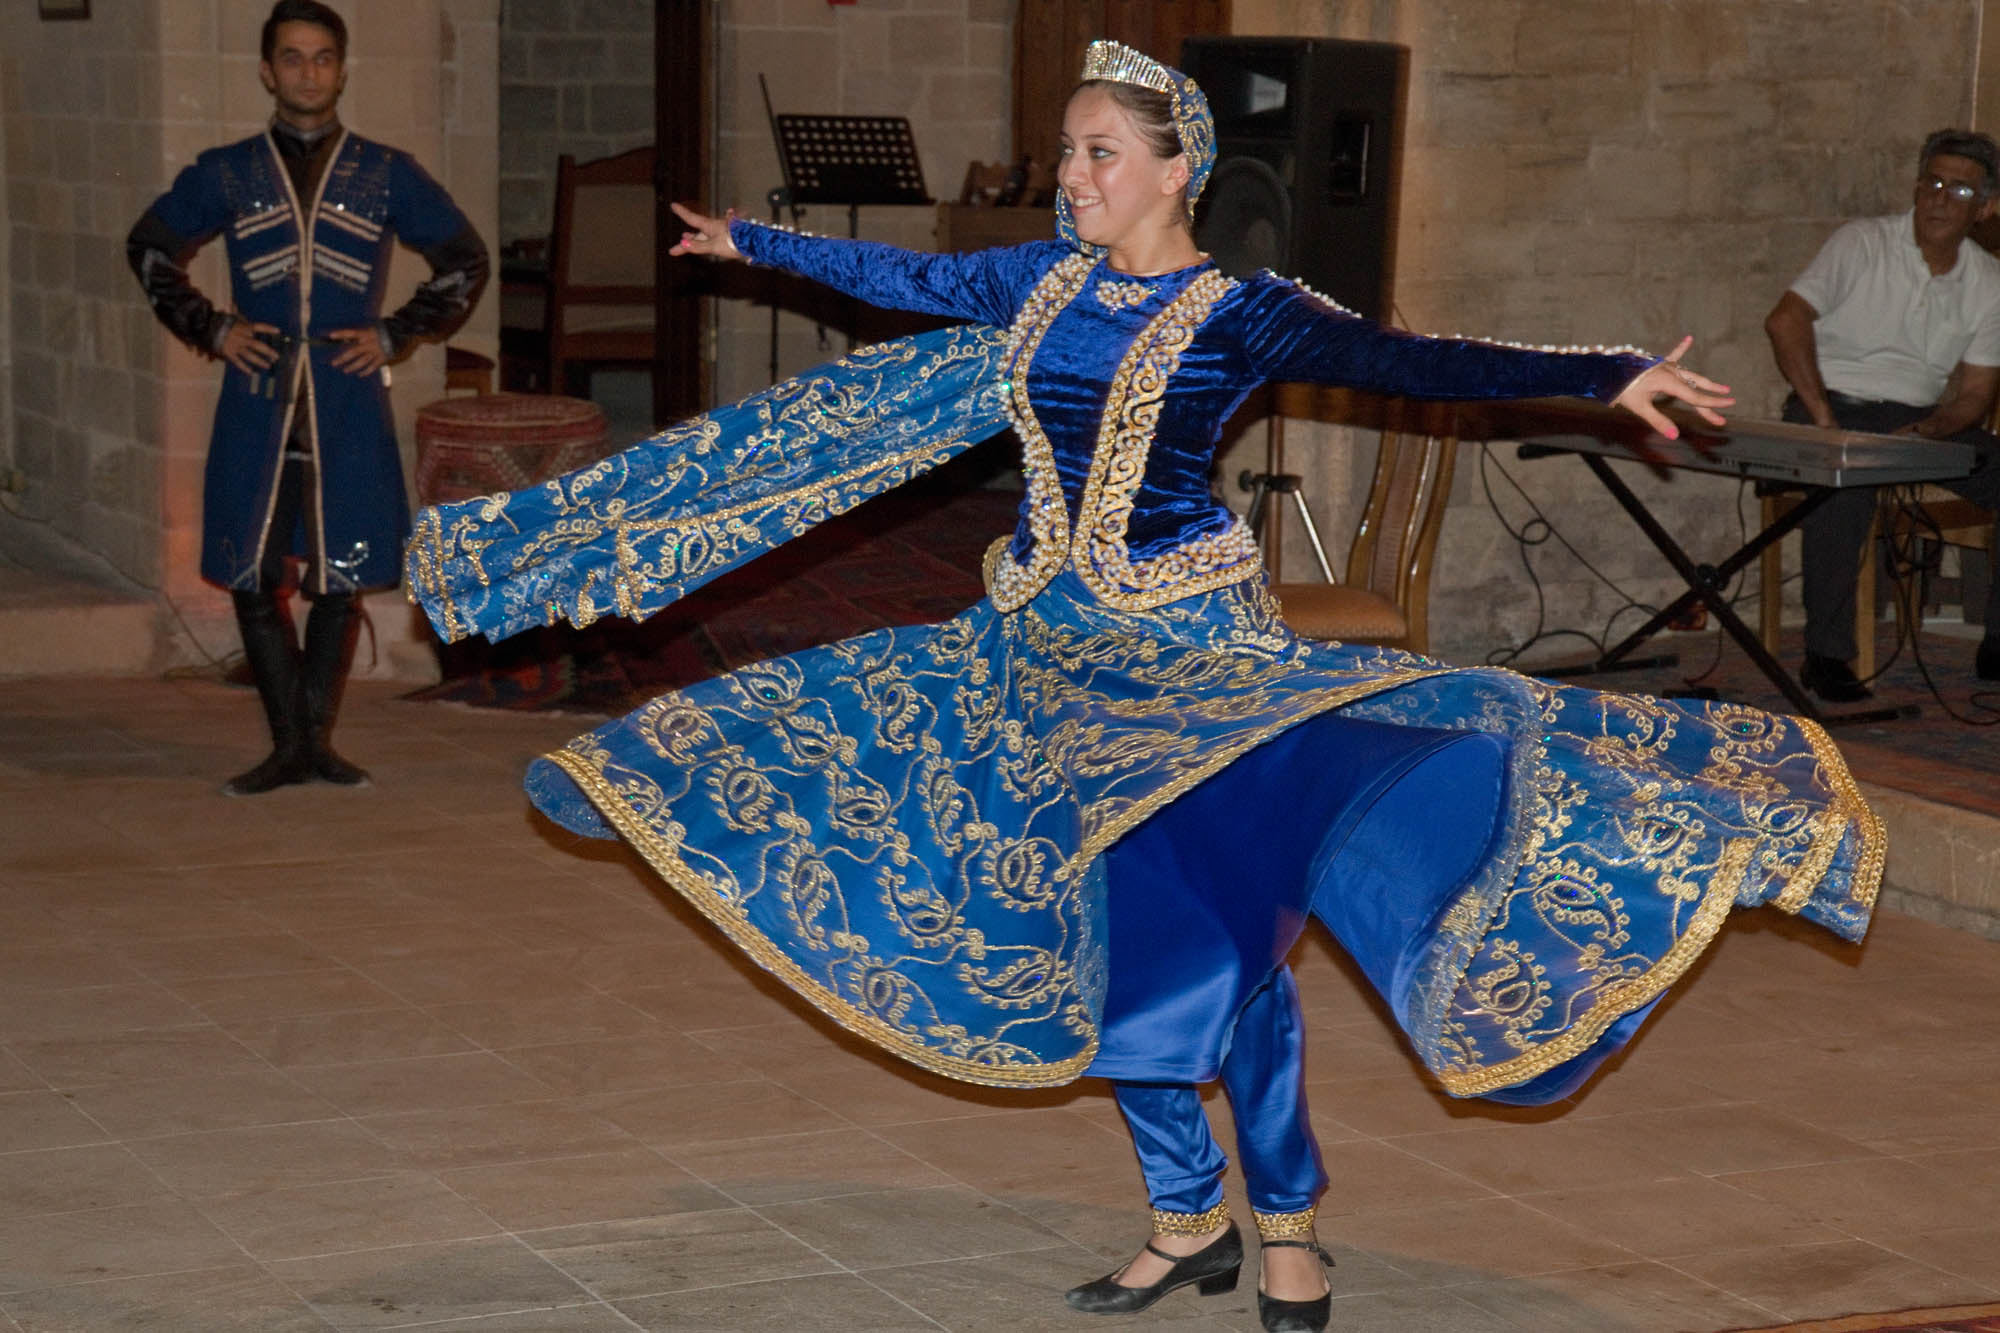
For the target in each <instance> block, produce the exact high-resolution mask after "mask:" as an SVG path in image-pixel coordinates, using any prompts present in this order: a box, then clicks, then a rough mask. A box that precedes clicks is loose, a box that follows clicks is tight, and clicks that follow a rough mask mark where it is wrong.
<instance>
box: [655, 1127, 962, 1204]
mask: <svg viewBox="0 0 2000 1333" xmlns="http://www.w3.org/2000/svg"><path fill="white" fill-rule="evenodd" d="M663 1151H665V1152H666V1153H667V1155H668V1156H669V1157H670V1158H672V1159H673V1161H674V1162H676V1163H677V1164H679V1165H680V1166H683V1167H685V1168H687V1170H688V1171H690V1172H691V1173H693V1174H694V1175H695V1176H697V1177H698V1178H700V1179H702V1180H705V1181H707V1182H708V1183H709V1184H711V1185H713V1186H715V1187H716V1188H717V1189H719V1190H721V1191H722V1192H723V1193H725V1194H727V1195H729V1197H731V1198H732V1199H736V1200H737V1201H739V1202H742V1203H747V1204H760V1203H779V1202H786V1201H791V1200H797V1199H818V1198H825V1197H827V1196H829V1195H835V1194H857V1193H863V1192H870V1191H875V1190H890V1189H918V1188H922V1187H925V1186H930V1185H946V1184H950V1183H951V1181H952V1178H951V1177H950V1176H948V1175H946V1174H945V1173H944V1172H942V1171H940V1170H938V1169H937V1168H936V1167H934V1166H931V1165H929V1164H928V1163H925V1162H923V1161H920V1160H918V1159H917V1158H915V1157H913V1156H911V1155H910V1154H909V1153H907V1152H905V1151H903V1150H902V1149H901V1148H898V1147H897V1146H896V1145H894V1144H893V1143H889V1142H886V1141H884V1140H883V1139H881V1138H879V1137H877V1136H876V1135H874V1134H871V1133H869V1132H868V1131H866V1130H861V1129H829V1130H822V1131H820V1132H819V1133H816V1134H795V1135H785V1136H778V1137H772V1138H761V1139H739V1140H736V1141H735V1142H727V1143H702V1144H693V1145H688V1146H682V1147H675V1148H670V1149H665V1150H663Z"/></svg>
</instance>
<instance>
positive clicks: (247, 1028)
mask: <svg viewBox="0 0 2000 1333" xmlns="http://www.w3.org/2000/svg"><path fill="white" fill-rule="evenodd" d="M227 1030H228V1031H229V1033H230V1035H232V1036H234V1037H235V1038H236V1039H237V1040H238V1041H240V1042H242V1043H243V1044H244V1045H245V1046H247V1047H249V1048H250V1049H251V1050H253V1051H255V1052H256V1053H257V1054H258V1055H260V1056H262V1057H263V1058H264V1059H266V1060H269V1061H270V1062H271V1063H272V1064H274V1065H277V1066H278V1067H279V1068H281V1069H291V1068H300V1069H302V1068H306V1067H309V1066H312V1065H346V1064H356V1063H359V1062H362V1061H367V1060H401V1059H405V1058H409V1057H413V1056H419V1055H449V1054H452V1053H454V1052H457V1051H469V1050H472V1049H474V1045H473V1043H472V1042H470V1041H468V1040H466V1038H465V1037H464V1035H463V1034H461V1033H458V1032H455V1031H453V1030H452V1029H451V1028H448V1027H446V1026H445V1025H444V1024H442V1023H440V1022H438V1021H437V1020H436V1019H435V1018H432V1017H431V1016H430V1015H429V1014H425V1013H420V1012H419V1011H417V1010H415V1009H357V1010H346V1011H342V1012H339V1013H326V1014H294V1015H292V1016H291V1017H289V1018H278V1019H272V1020H269V1021H258V1020H248V1019H246V1020H244V1021H242V1022H236V1023H230V1024H229V1025H228V1027H227Z"/></svg>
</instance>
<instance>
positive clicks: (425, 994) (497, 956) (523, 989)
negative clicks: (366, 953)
mask: <svg viewBox="0 0 2000 1333" xmlns="http://www.w3.org/2000/svg"><path fill="white" fill-rule="evenodd" d="M448 919H449V918H448ZM442 933H447V934H448V933H450V931H449V929H447V930H446V931H444V932H442ZM360 967H361V970H362V971H363V972H365V973H366V974H367V975H368V976H370V977H371V978H373V979H374V980H375V981H377V982H379V983H380V984H381V985H382V986H383V988H385V989H386V990H388V991H390V992H392V993H393V994H394V995H395V996H396V997H397V998H398V999H399V1000H401V1001H403V1002H404V1003H406V1004H415V1005H449V1004H461V1003H478V1002H482V1001H491V1000H492V999H493V997H494V996H496V995H506V996H521V997H530V996H531V997H533V998H535V999H536V1000H556V999H562V998H581V997H587V996H591V995H593V994H595V992H594V991H592V990H591V988H590V986H589V985H588V984H587V983H586V982H584V981H581V980H579V979H578V978H576V977H574V976H571V975H570V974H569V973H568V972H565V971H564V970H563V969H561V968H559V967H554V966H551V965H550V964H548V963H545V962H542V961H540V960H539V959H537V958H535V957H534V956H533V955H532V954H530V953H529V952H528V951H527V950H525V949H522V948H519V947H517V946H514V945H511V944H509V945H500V946H491V945H481V946H468V947H466V948H463V949H455V950H451V951H449V952H441V953H430V954H425V955H423V956H422V957H416V958H385V959H379V960H376V961H371V962H366V963H362V964H361V965H360Z"/></svg>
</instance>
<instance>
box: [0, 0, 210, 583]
mask: <svg viewBox="0 0 2000 1333" xmlns="http://www.w3.org/2000/svg"><path fill="white" fill-rule="evenodd" d="M94 9H95V10H96V13H95V15H94V16H93V17H92V19H91V20H90V21H89V22H87V23H79V22H63V23H45V22H41V21H40V20H39V19H38V18H37V17H36V15H35V8H34V6H32V5H16V6H9V7H8V9H7V11H6V14H5V16H4V18H0V86H3V87H4V96H5V102H4V104H0V118H4V121H5V137H6V162H5V190H6V195H7V215H8V271H7V290H8V300H7V304H8V339H9V344H10V357H9V360H10V362H11V366H10V370H11V374H10V376H9V379H10V381H11V382H10V384H9V399H10V401H9V402H8V408H9V419H8V430H7V434H8V436H9V438H10V443H11V461H12V466H14V467H16V468H18V469H19V470H20V471H21V472H22V473H23V474H24V475H25V477H26V480H27V485H28V489H27V492H26V494H24V495H22V496H18V497H15V498H14V500H13V501H12V504H13V505H14V506H15V507H17V508H18V509H20V510H22V511H23V512H25V513H27V514H29V515H30V516H32V517H34V518H36V519H40V520H44V521H46V522H47V523H48V524H50V525H52V526H53V527H54V528H55V529H56V531H57V532H59V533H60V534H61V535H62V536H64V537H66V538H68V539H70V540H72V541H75V542H79V543H81V544H83V545H86V546H88V547H89V548H90V549H92V550H94V551H96V552H98V553H99V554H100V555H102V556H103V557H105V559H107V560H108V561H110V563H111V564H112V565H113V566H114V567H115V568H117V569H118V570H119V571H121V572H122V573H124V574H126V575H128V576H129V577H131V578H133V579H136V580H139V581H141V582H146V583H154V582H157V581H158V580H159V578H160V574H161V568H162V563H161V551H160V548H159V542H158V531H159V519H158V510H159V491H160V484H161V478H162V475H163V473H164V470H165V466H166V456H165V451H164V449H163V448H162V447H161V445H160V443H159V441H158V438H157V433H156V427H157V425H158V403H157V397H156V395H155V394H154V393H153V392H152V386H153V384H154V381H155V378H156V376H157V374H158V370H159V351H158V348H157V346H156V345H155V340H154V338H153V336H152V330H151V329H150V328H149V327H148V325H149V324H150V323H151V317H150V315H148V314H147V313H146V311H145V309H144V307H143V305H141V304H140V303H139V302H138V301H137V300H136V285H135V284H134V283H133V281H132V277H131V274H130V272H129V271H128V270H127V268H126V266H125V247H124V239H125V233H126V231H127V229H129V228H130V227H131V225H132V222H133V220H134V219H135V218H137V217H138V215H139V209H140V208H142V207H143V206H144V203H145V200H146V199H148V198H150V197H151V196H150V193H149V192H148V191H149V187H150V188H157V185H156V183H155V182H156V179H157V168H158V163H159V160H160V154H161V151H162V144H163V140H164V137H165V133H166V126H165V125H164V124H163V123H162V114H163V112H165V113H168V114H173V113H178V112H181V111H182V110H183V108H182V106H181V105H178V104H173V105H170V104H165V103H163V100H162V91H163V89H164V87H165V85H166V78H165V71H163V70H162V68H161V67H160V64H159V62H157V61H152V60H148V59H146V58H145V55H144V54H143V53H146V52H150V51H154V50H157V49H159V48H160V46H161V44H162V41H163V38H164V36H165V28H164V27H163V24H162V20H161V16H160V11H159V7H158V6H154V5H147V4H142V3H139V2H138V0H109V2H108V3H104V4H99V5H96V6H94ZM168 26H171V25H168ZM206 91H207V90H203V89H190V90H188V97H189V98H190V100H191V101H197V102H198V101H200V100H201V98H202V96H203V94H204V93H205V92H206Z"/></svg>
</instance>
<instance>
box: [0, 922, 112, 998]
mask: <svg viewBox="0 0 2000 1333" xmlns="http://www.w3.org/2000/svg"><path fill="white" fill-rule="evenodd" d="M10 938H12V937H11V936H9V935H6V934H0V939H10ZM0 977H4V978H6V982H7V985H8V986H9V987H18V988H20V989H22V990H72V989H75V988H76V987H79V986H120V985H130V984H132V983H134V982H137V981H139V980H140V976H139V974H138V973H137V972H135V971H133V970H132V967H131V965H130V964H129V963H127V962H126V961H125V959H124V958H123V957H121V956H120V955H119V954H118V953H117V952H116V951H115V950H113V949H110V948H92V947H90V946H88V945H82V944H67V943H66V944H40V945H30V946H27V947H12V948H0Z"/></svg>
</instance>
